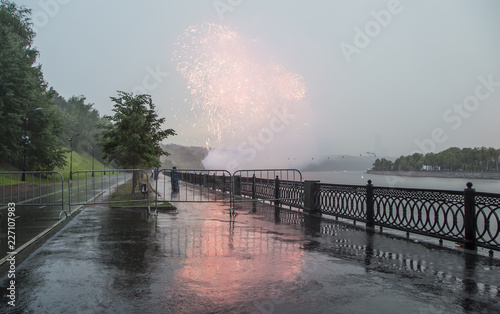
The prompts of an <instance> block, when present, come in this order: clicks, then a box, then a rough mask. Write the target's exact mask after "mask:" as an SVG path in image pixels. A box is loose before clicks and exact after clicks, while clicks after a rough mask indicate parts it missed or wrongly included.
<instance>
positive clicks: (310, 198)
mask: <svg viewBox="0 0 500 314" xmlns="http://www.w3.org/2000/svg"><path fill="white" fill-rule="evenodd" d="M319 183H320V181H309V180H306V181H305V182H304V213H309V214H313V213H318V208H317V207H318V206H317V204H316V193H317V192H318V191H319Z"/></svg>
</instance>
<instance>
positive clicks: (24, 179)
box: [21, 108, 42, 181]
mask: <svg viewBox="0 0 500 314" xmlns="http://www.w3.org/2000/svg"><path fill="white" fill-rule="evenodd" d="M38 110H42V108H35V109H33V110H32V111H31V112H35V111H38ZM28 113H29V112H26V114H25V115H24V116H22V117H21V120H23V121H24V135H23V137H22V138H23V140H24V154H23V155H24V162H23V175H22V176H21V181H26V149H27V147H28V144H29V143H31V142H30V138H29V136H28Z"/></svg>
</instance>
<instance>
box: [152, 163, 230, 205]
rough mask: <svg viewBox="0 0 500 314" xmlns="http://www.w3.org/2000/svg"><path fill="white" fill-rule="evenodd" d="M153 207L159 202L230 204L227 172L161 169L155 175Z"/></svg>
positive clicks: (228, 173)
mask: <svg viewBox="0 0 500 314" xmlns="http://www.w3.org/2000/svg"><path fill="white" fill-rule="evenodd" d="M154 179H155V181H156V185H155V191H156V198H155V207H156V208H157V207H158V203H159V202H230V201H231V194H232V180H231V173H230V172H229V171H227V170H184V169H161V170H159V171H157V172H156V174H155V178H154Z"/></svg>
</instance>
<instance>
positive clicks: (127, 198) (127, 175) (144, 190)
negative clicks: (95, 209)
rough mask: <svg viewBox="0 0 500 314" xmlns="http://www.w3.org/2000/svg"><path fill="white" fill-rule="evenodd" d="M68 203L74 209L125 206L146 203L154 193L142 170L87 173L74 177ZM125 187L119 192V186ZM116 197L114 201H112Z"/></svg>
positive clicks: (77, 174)
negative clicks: (76, 207) (76, 206)
mask: <svg viewBox="0 0 500 314" xmlns="http://www.w3.org/2000/svg"><path fill="white" fill-rule="evenodd" d="M71 178H72V179H71V180H70V181H68V185H69V203H70V204H71V205H95V204H111V203H113V204H123V205H124V206H125V205H134V204H137V203H144V202H147V207H148V210H150V200H149V195H148V193H149V192H150V190H151V187H150V180H149V176H148V173H147V172H146V171H145V170H142V169H114V170H94V171H92V170H85V171H75V172H72V174H71ZM121 185H124V186H123V187H122V188H121V189H120V190H119V191H117V188H118V186H121ZM113 193H114V198H113V199H111V196H112V194H113Z"/></svg>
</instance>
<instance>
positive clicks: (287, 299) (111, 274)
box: [0, 203, 500, 313]
mask: <svg viewBox="0 0 500 314" xmlns="http://www.w3.org/2000/svg"><path fill="white" fill-rule="evenodd" d="M177 206H178V210H177V211H175V212H170V213H168V212H167V213H162V212H160V213H159V216H158V219H154V218H152V217H148V216H147V214H146V212H145V211H144V210H134V209H110V208H106V207H100V206H94V207H89V208H87V209H85V210H84V211H83V212H82V213H81V214H80V215H79V216H77V217H76V218H75V219H74V220H73V221H72V222H71V223H69V224H68V225H67V226H66V227H65V228H64V229H63V230H62V231H61V232H59V233H58V234H57V235H56V236H54V237H53V238H52V239H51V240H49V241H48V242H47V243H45V244H44V245H43V246H42V247H41V248H40V249H38V250H37V251H36V252H35V253H34V254H33V255H32V256H30V257H29V258H28V259H27V260H25V261H24V262H23V263H22V265H19V267H18V268H17V270H16V292H17V306H16V307H15V308H11V307H10V306H8V305H7V301H6V300H7V298H6V285H7V278H5V277H4V278H3V280H2V287H3V289H2V292H3V294H4V297H3V300H5V301H4V302H3V303H2V305H1V306H0V309H1V311H2V312H5V310H7V311H18V312H78V313H85V312H88V313H94V312H105V313H133V312H144V313H227V312H236V313H240V312H242V313H247V312H248V313H252V312H256V313H312V312H313V313H351V312H353V313H401V312H405V313H407V312H410V313H439V312H442V313H465V312H498V311H500V303H499V288H498V286H497V285H498V282H500V281H499V279H500V272H499V265H500V263H499V262H498V260H493V259H488V258H484V257H477V256H475V255H464V254H463V253H460V252H457V251H449V250H444V249H443V250H441V249H438V248H434V247H426V246H424V245H422V244H420V243H413V242H411V241H406V240H404V239H396V238H391V237H389V236H386V235H381V234H378V233H369V232H366V231H365V230H362V229H358V228H356V227H353V226H350V225H346V224H340V223H337V222H335V221H328V220H321V219H317V218H315V217H310V216H304V215H302V214H301V213H297V212H292V211H289V210H284V209H275V208H274V207H272V206H269V205H264V204H260V203H257V204H255V203H244V204H239V205H238V209H237V211H238V213H239V215H238V216H237V217H236V218H235V219H234V220H232V219H230V218H229V214H228V208H227V206H226V205H220V204H202V203H199V204H189V203H183V204H182V203H181V204H178V205H177Z"/></svg>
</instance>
